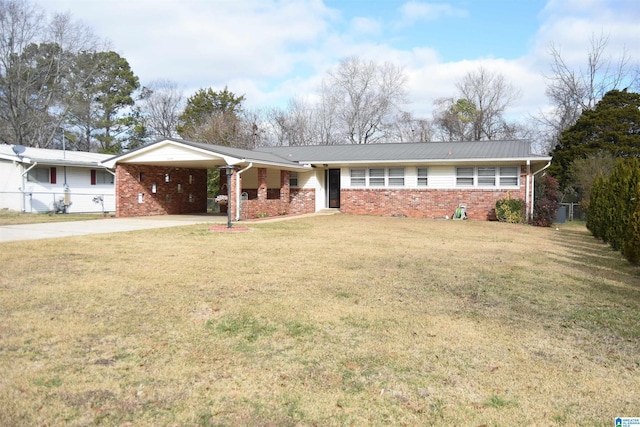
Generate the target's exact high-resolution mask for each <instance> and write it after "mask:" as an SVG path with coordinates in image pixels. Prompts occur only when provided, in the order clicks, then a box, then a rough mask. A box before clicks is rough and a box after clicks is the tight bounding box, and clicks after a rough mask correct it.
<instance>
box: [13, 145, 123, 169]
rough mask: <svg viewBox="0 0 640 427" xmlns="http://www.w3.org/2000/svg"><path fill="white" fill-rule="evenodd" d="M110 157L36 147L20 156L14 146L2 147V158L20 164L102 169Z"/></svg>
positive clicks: (107, 155)
mask: <svg viewBox="0 0 640 427" xmlns="http://www.w3.org/2000/svg"><path fill="white" fill-rule="evenodd" d="M110 157H112V156H111V155H110V154H100V153H89V152H86V151H69V150H51V149H48V148H35V147H24V151H23V152H21V153H20V155H18V154H16V153H15V152H14V151H13V146H12V145H6V144H2V145H0V158H3V159H6V160H12V161H18V162H20V163H39V164H44V165H51V166H78V167H92V168H101V167H103V166H101V165H100V162H102V161H103V160H106V159H108V158H110Z"/></svg>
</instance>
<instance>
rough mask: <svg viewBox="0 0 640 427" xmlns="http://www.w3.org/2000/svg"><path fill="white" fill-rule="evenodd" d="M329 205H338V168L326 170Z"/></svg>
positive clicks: (336, 206) (333, 206)
mask: <svg viewBox="0 0 640 427" xmlns="http://www.w3.org/2000/svg"><path fill="white" fill-rule="evenodd" d="M327 176H328V178H327V181H328V187H329V207H330V208H339V207H340V169H329V170H328V175H327Z"/></svg>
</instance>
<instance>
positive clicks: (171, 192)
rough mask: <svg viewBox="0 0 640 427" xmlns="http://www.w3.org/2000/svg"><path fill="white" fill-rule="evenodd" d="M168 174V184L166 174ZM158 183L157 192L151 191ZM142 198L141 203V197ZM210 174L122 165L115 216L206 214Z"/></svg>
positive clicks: (182, 169) (119, 169) (117, 185)
mask: <svg viewBox="0 0 640 427" xmlns="http://www.w3.org/2000/svg"><path fill="white" fill-rule="evenodd" d="M166 174H168V175H169V181H168V182H167V180H166V179H165V175H166ZM153 184H155V190H156V191H155V193H154V192H153V191H152V189H153ZM140 194H141V195H142V196H141V197H142V203H140V200H139V195H140ZM206 211H207V171H206V170H205V169H186V168H173V167H157V166H144V165H133V164H120V165H118V166H117V167H116V216H118V217H131V216H148V215H176V214H190V213H204V212H206Z"/></svg>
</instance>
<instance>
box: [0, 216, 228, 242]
mask: <svg viewBox="0 0 640 427" xmlns="http://www.w3.org/2000/svg"><path fill="white" fill-rule="evenodd" d="M226 221H227V218H226V217H224V216H217V215H162V216H147V217H135V218H105V219H93V220H88V221H69V222H46V223H38V224H16V225H3V226H0V242H11V241H15V240H37V239H50V238H55V237H69V236H83V235H86V234H104V233H119V232H123V231H134V230H147V229H151V228H165V227H177V226H181V225H192V224H223V223H224V224H226Z"/></svg>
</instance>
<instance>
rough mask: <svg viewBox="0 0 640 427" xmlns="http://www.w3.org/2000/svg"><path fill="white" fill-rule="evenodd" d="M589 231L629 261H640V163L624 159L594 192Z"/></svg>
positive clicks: (600, 178)
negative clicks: (619, 251)
mask: <svg viewBox="0 0 640 427" xmlns="http://www.w3.org/2000/svg"><path fill="white" fill-rule="evenodd" d="M587 228H588V229H589V231H591V233H592V234H593V235H594V237H597V238H599V239H602V240H604V241H605V242H607V243H609V244H610V245H611V247H612V248H613V249H615V250H621V251H622V253H623V255H624V256H625V257H626V258H627V259H628V260H629V262H631V263H634V264H637V263H639V262H640V160H639V159H637V158H634V157H631V158H625V159H620V160H619V161H618V163H617V164H616V166H615V167H614V168H613V169H612V170H611V173H610V174H609V176H607V177H599V178H598V179H596V182H595V183H594V186H593V189H592V192H591V201H590V206H589V210H588V212H587Z"/></svg>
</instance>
